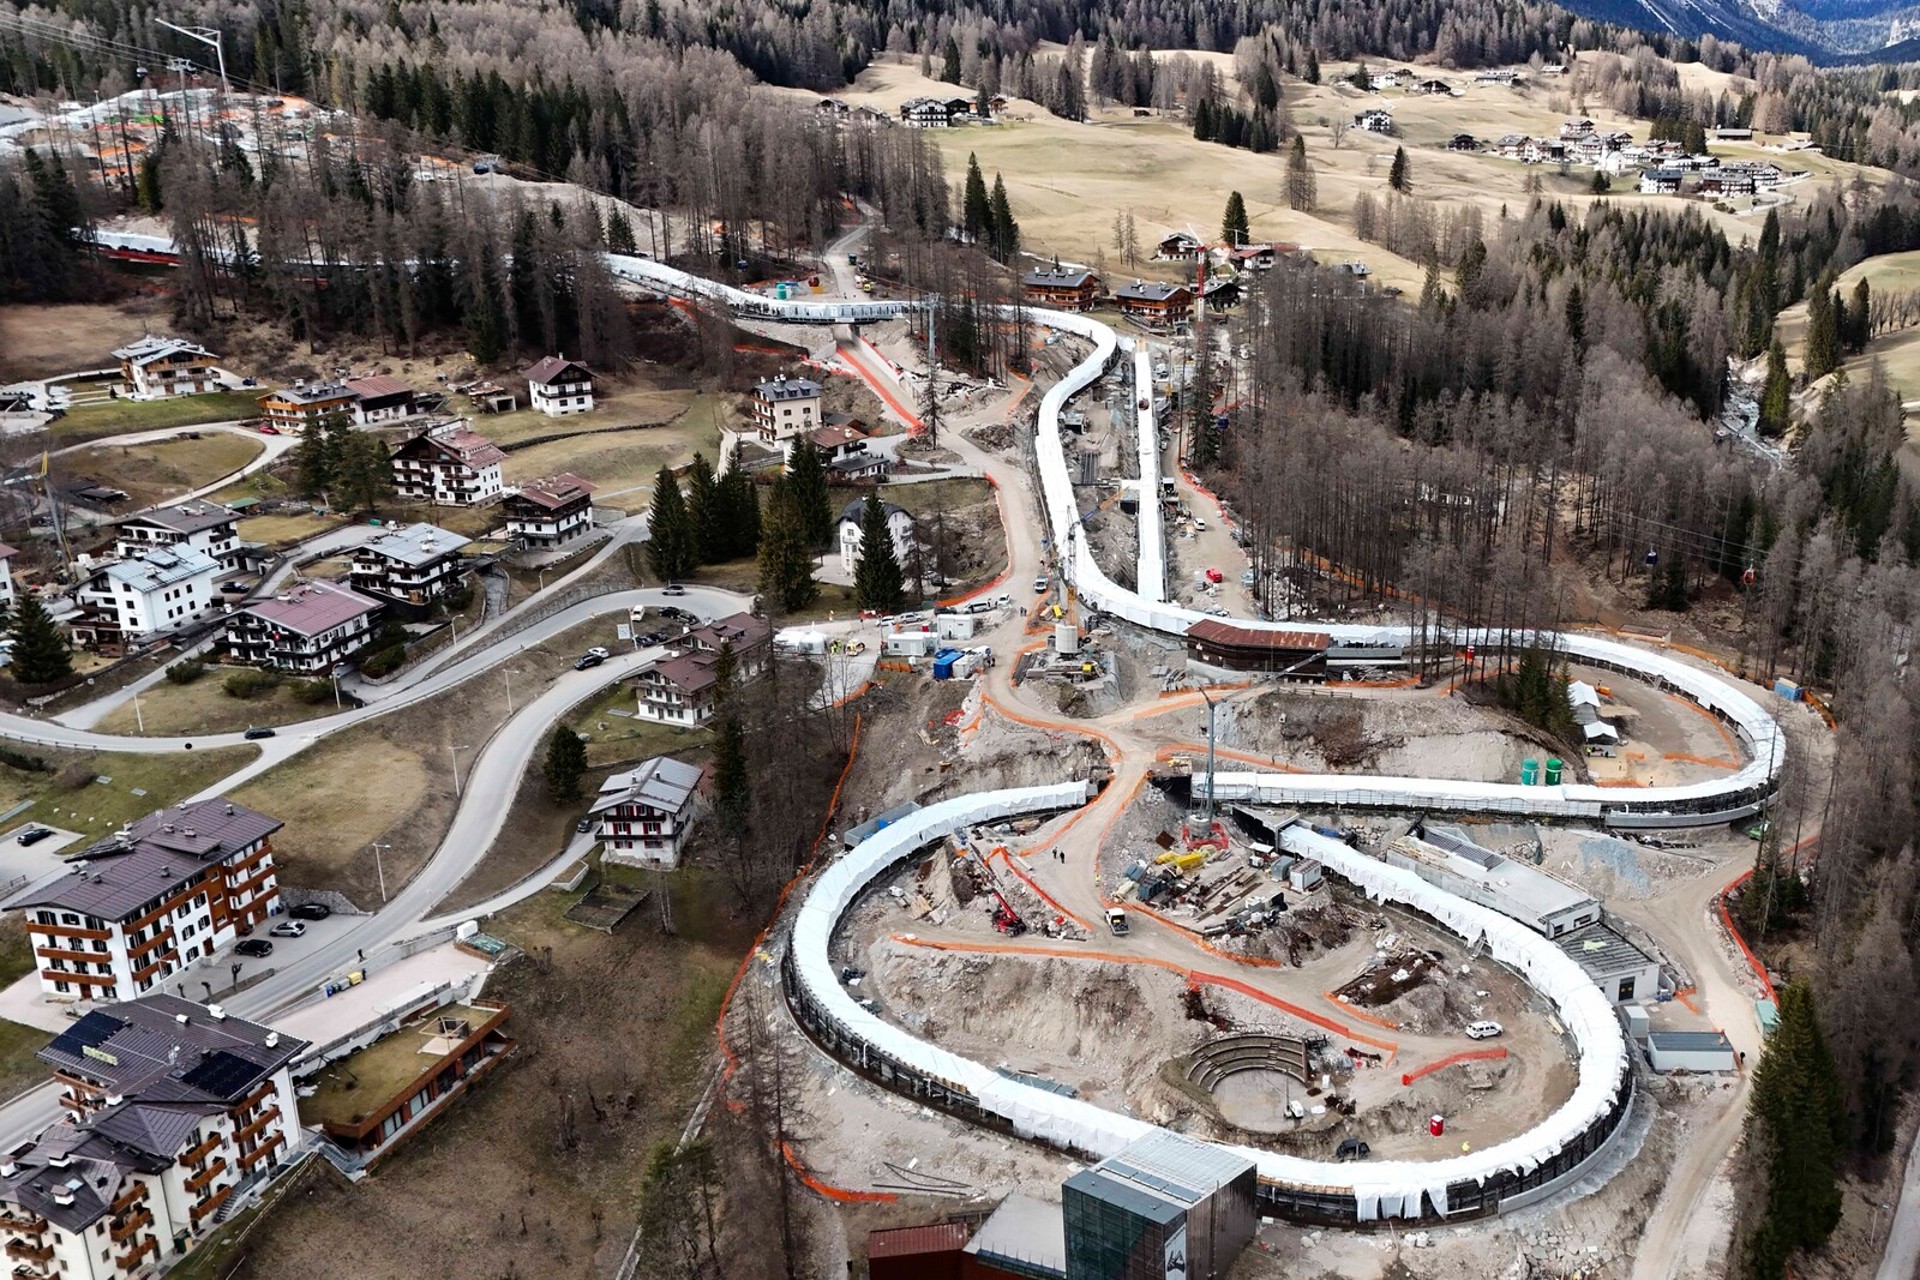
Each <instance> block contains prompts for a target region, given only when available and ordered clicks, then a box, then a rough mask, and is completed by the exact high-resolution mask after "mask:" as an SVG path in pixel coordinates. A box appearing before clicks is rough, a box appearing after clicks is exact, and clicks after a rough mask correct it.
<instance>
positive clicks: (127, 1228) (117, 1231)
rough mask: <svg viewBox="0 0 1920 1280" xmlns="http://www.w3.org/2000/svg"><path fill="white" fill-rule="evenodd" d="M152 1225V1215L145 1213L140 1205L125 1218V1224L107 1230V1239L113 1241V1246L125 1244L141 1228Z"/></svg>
mask: <svg viewBox="0 0 1920 1280" xmlns="http://www.w3.org/2000/svg"><path fill="white" fill-rule="evenodd" d="M152 1225H153V1214H151V1213H149V1212H148V1211H147V1207H146V1206H145V1205H141V1206H140V1207H139V1208H138V1209H135V1210H134V1211H133V1212H132V1213H131V1214H129V1215H128V1216H127V1220H126V1221H125V1222H122V1223H121V1224H120V1225H119V1226H117V1227H109V1228H108V1229H107V1239H109V1240H111V1241H113V1242H114V1243H115V1244H125V1243H126V1242H127V1239H128V1237H130V1236H132V1235H134V1234H136V1233H138V1232H139V1231H140V1230H141V1229H142V1228H144V1227H150V1226H152Z"/></svg>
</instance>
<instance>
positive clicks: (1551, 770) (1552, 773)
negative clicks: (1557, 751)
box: [1547, 756, 1566, 787]
mask: <svg viewBox="0 0 1920 1280" xmlns="http://www.w3.org/2000/svg"><path fill="white" fill-rule="evenodd" d="M1564 768H1566V764H1565V763H1564V762H1563V761H1562V760H1561V759H1560V757H1558V756H1549V757H1548V758H1547V785H1548V786H1550V787H1557V786H1559V785H1560V771H1561V770H1562V769H1564Z"/></svg>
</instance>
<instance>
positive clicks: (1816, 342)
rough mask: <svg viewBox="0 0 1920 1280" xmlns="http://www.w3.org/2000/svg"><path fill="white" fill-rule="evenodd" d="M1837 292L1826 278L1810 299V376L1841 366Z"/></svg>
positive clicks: (1824, 373)
mask: <svg viewBox="0 0 1920 1280" xmlns="http://www.w3.org/2000/svg"><path fill="white" fill-rule="evenodd" d="M1834 298H1835V295H1834V293H1833V291H1832V290H1831V289H1829V288H1828V287H1827V285H1826V283H1825V282H1824V281H1823V282H1821V283H1820V284H1818V285H1816V286H1815V287H1814V290H1813V296H1812V297H1810V298H1808V299H1807V351H1806V366H1807V378H1808V379H1809V380H1810V381H1817V380H1819V379H1821V378H1824V377H1826V376H1827V375H1828V374H1830V373H1832V372H1833V371H1834V370H1835V369H1838V368H1839V367H1840V329H1839V324H1838V322H1837V320H1836V319H1835V317H1834V314H1833V303H1834Z"/></svg>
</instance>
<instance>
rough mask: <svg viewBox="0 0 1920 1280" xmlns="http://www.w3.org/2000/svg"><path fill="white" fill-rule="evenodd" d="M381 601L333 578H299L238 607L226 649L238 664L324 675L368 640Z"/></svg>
mask: <svg viewBox="0 0 1920 1280" xmlns="http://www.w3.org/2000/svg"><path fill="white" fill-rule="evenodd" d="M379 612H380V602H379V601H378V600H372V599H369V598H368V597H366V596H363V595H361V594H360V593H359V592H358V591H354V590H351V589H350V588H347V587H342V586H337V585H335V584H334V583H331V582H301V583H296V584H295V585H294V586H293V587H291V588H289V589H288V590H286V591H283V592H281V593H280V594H279V595H277V596H274V597H272V598H270V599H267V600H257V601H255V602H253V603H252V604H249V605H247V606H246V607H245V608H242V609H239V610H237V611H236V612H235V613H234V614H233V616H232V618H231V619H230V620H229V621H228V623H227V648H228V650H229V651H230V652H231V653H232V654H233V656H234V657H235V658H237V659H239V660H240V661H241V662H257V663H259V664H260V665H261V666H266V667H276V668H278V669H279V670H281V671H297V672H299V673H301V674H302V675H322V674H325V673H326V672H327V671H329V670H331V669H332V668H333V665H334V664H335V663H336V662H339V661H340V660H341V659H343V658H346V657H348V656H350V655H352V654H353V653H354V652H355V651H357V650H358V649H359V648H360V647H361V646H363V645H364V644H366V643H367V640H368V638H369V636H370V635H371V634H372V631H373V619H374V615H375V614H377V613H379Z"/></svg>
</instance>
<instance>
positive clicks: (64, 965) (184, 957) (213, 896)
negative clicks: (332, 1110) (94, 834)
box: [0, 798, 284, 1000]
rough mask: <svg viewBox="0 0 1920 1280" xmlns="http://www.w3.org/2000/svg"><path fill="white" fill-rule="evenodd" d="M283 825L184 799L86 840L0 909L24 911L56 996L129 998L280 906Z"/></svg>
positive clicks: (221, 802)
mask: <svg viewBox="0 0 1920 1280" xmlns="http://www.w3.org/2000/svg"><path fill="white" fill-rule="evenodd" d="M282 825H284V824H283V823H281V821H280V820H279V819H278V818H273V817H269V816H267V815H266V814H264V813H259V812H256V811H255V810H252V809H249V808H247V807H246V806H245V805H241V804H235V803H234V802H233V801H231V800H226V799H222V798H215V799H211V800H196V801H183V802H181V803H180V804H179V805H177V806H175V807H174V808H172V809H161V810H158V811H157V812H154V813H150V814H148V815H147V816H146V817H144V818H141V819H140V820H138V821H137V822H134V823H133V824H131V825H130V826H127V827H123V828H121V830H120V831H118V832H116V833H115V834H114V835H112V836H109V837H108V838H106V839H105V840H100V841H96V842H95V843H94V844H91V845H89V846H87V847H86V848H85V849H82V850H81V851H80V852H79V853H78V854H76V855H74V856H73V857H71V858H69V859H68V860H67V862H66V867H67V869H66V871H64V872H63V873H62V874H60V875H59V876H56V877H54V878H53V879H51V880H48V881H45V882H43V883H41V884H37V885H33V886H30V887H29V888H26V889H23V890H21V891H20V892H19V893H16V894H15V895H14V896H13V897H11V898H9V899H8V900H7V901H6V902H5V903H4V904H0V910H4V911H18V912H20V913H21V915H22V917H23V918H24V922H25V924H26V927H27V938H28V941H29V943H30V944H31V945H32V947H33V954H34V958H35V960H36V961H37V963H38V964H39V972H40V988H41V990H42V991H44V992H45V993H46V994H47V995H49V996H52V997H54V998H55V999H67V1000H130V999H133V998H135V997H136V996H141V995H145V994H146V993H147V992H149V991H151V990H152V989H153V988H154V987H156V986H158V985H159V984H160V983H162V982H164V981H166V980H167V979H168V978H169V977H171V976H172V975H173V974H175V973H178V972H179V971H181V970H182V969H185V968H186V967H187V966H189V965H191V964H193V963H194V962H195V961H198V960H202V959H205V958H207V957H209V956H212V955H214V954H216V953H218V952H220V951H224V950H225V949H226V948H227V947H229V946H231V945H233V943H234V942H236V941H238V940H239V939H240V938H241V937H242V936H244V935H245V934H247V933H250V932H251V931H252V930H253V929H254V928H255V927H257V926H258V925H260V924H261V923H263V922H264V921H265V920H266V918H267V917H268V916H269V915H270V914H272V913H274V912H275V911H277V910H278V909H279V905H280V888H279V880H278V878H277V877H276V875H275V873H274V866H273V841H272V836H273V833H274V832H276V831H278V830H280V828H281V826H282Z"/></svg>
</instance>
